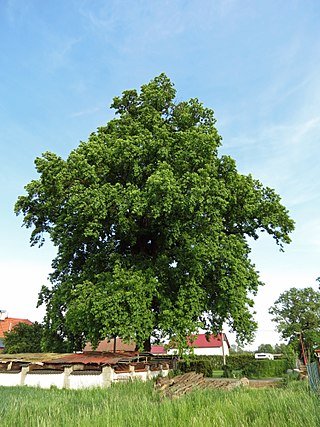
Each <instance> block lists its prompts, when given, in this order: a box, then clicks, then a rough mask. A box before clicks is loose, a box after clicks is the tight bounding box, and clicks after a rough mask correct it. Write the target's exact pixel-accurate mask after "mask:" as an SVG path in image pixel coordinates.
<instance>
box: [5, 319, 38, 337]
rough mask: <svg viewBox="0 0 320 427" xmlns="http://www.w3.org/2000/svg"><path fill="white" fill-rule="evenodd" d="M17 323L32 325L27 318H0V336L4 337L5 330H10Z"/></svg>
mask: <svg viewBox="0 0 320 427" xmlns="http://www.w3.org/2000/svg"><path fill="white" fill-rule="evenodd" d="M19 323H25V324H26V325H32V322H30V320H28V319H17V318H16V317H7V318H5V319H4V320H0V338H4V333H5V332H10V331H12V329H13V328H14V327H15V326H17V325H18V324H19Z"/></svg>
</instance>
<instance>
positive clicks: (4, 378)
mask: <svg viewBox="0 0 320 427" xmlns="http://www.w3.org/2000/svg"><path fill="white" fill-rule="evenodd" d="M20 382H21V372H17V373H14V374H13V373H12V374H11V373H10V374H9V373H8V372H0V385H3V386H13V385H20Z"/></svg>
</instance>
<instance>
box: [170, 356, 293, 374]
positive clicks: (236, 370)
mask: <svg viewBox="0 0 320 427" xmlns="http://www.w3.org/2000/svg"><path fill="white" fill-rule="evenodd" d="M293 367H294V360H293V359H292V358H290V357H285V358H283V359H278V360H257V359H255V358H254V355H253V354H231V355H230V356H227V357H226V365H225V366H223V357H222V356H194V357H192V358H190V359H188V360H181V361H179V363H178V369H179V370H181V371H182V372H190V371H196V372H199V373H200V372H201V373H203V374H204V376H206V377H212V376H213V372H214V371H218V370H223V371H224V376H225V377H233V376H245V377H248V378H266V377H281V376H283V375H284V374H285V373H286V371H287V369H292V368H293Z"/></svg>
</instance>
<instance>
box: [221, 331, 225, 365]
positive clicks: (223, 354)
mask: <svg viewBox="0 0 320 427" xmlns="http://www.w3.org/2000/svg"><path fill="white" fill-rule="evenodd" d="M221 342H222V357H223V366H225V365H226V354H225V351H224V333H223V332H222V331H221Z"/></svg>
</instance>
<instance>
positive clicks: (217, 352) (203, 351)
mask: <svg viewBox="0 0 320 427" xmlns="http://www.w3.org/2000/svg"><path fill="white" fill-rule="evenodd" d="M223 348H224V354H225V356H229V347H228V345H227V344H226V343H225V342H224V343H223ZM187 351H188V350H186V352H187ZM167 353H168V354H169V355H175V354H178V349H177V348H171V349H170V350H168V352H167ZM194 354H195V355H197V356H223V352H222V347H195V348H194Z"/></svg>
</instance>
